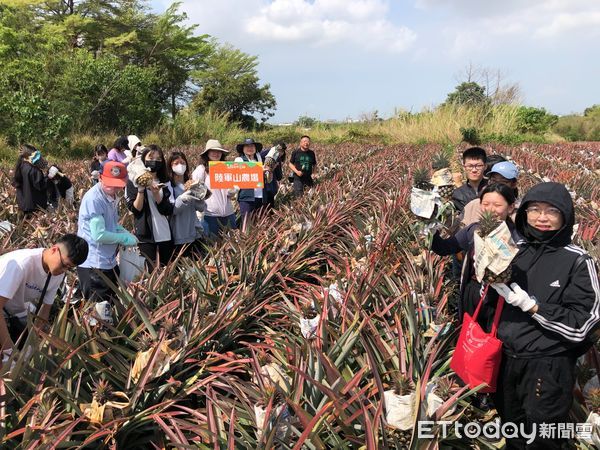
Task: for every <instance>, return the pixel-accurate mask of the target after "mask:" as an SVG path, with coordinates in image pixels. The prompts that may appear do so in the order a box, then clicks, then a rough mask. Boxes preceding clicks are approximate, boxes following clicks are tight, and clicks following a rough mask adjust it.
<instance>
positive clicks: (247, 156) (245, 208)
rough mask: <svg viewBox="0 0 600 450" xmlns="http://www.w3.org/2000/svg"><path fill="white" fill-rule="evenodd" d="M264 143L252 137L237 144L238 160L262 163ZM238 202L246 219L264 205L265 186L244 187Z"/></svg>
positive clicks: (239, 194) (236, 159) (243, 218)
mask: <svg viewBox="0 0 600 450" xmlns="http://www.w3.org/2000/svg"><path fill="white" fill-rule="evenodd" d="M262 148H263V145H262V144H261V143H260V142H256V141H255V140H254V139H252V138H248V139H244V142H242V143H240V144H237V145H236V146H235V149H236V150H237V152H238V155H239V156H238V157H237V158H235V161H236V162H258V163H262V162H263V159H262V156H261V155H260V152H261V151H262ZM238 204H239V205H240V215H241V216H242V220H245V219H246V218H247V217H248V216H249V215H250V213H252V211H256V210H258V209H260V208H262V206H263V188H256V189H242V190H240V192H239V193H238Z"/></svg>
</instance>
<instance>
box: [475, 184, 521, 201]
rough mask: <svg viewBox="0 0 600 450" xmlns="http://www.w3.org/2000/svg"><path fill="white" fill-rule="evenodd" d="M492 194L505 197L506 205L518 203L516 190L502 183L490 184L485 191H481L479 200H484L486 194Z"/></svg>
mask: <svg viewBox="0 0 600 450" xmlns="http://www.w3.org/2000/svg"><path fill="white" fill-rule="evenodd" d="M490 192H494V193H496V194H500V195H501V196H502V197H504V200H506V203H508V204H509V205H514V204H515V202H516V201H517V198H516V196H515V190H514V189H513V188H511V187H509V186H507V185H505V184H502V183H492V184H488V185H487V186H486V187H485V188H484V189H483V191H481V194H479V200H480V201H481V200H483V196H484V195H485V194H489V193H490Z"/></svg>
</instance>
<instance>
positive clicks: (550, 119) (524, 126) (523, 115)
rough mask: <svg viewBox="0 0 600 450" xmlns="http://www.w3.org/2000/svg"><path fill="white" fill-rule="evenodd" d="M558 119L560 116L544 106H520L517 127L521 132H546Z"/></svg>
mask: <svg viewBox="0 0 600 450" xmlns="http://www.w3.org/2000/svg"><path fill="white" fill-rule="evenodd" d="M557 121H558V116H555V115H554V114H549V113H548V112H547V111H546V110H545V109H544V108H535V107H532V106H520V107H519V108H518V110H517V129H518V131H519V132H521V133H540V134H541V133H545V132H546V131H548V130H549V129H550V128H551V127H552V126H553V125H555V124H556V122H557Z"/></svg>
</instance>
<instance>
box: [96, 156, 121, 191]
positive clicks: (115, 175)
mask: <svg viewBox="0 0 600 450" xmlns="http://www.w3.org/2000/svg"><path fill="white" fill-rule="evenodd" d="M100 180H101V181H102V184H103V185H104V186H108V187H117V188H124V187H125V185H126V184H127V167H125V164H123V163H120V162H117V161H107V162H106V163H105V164H104V167H103V168H102V173H101V174H100Z"/></svg>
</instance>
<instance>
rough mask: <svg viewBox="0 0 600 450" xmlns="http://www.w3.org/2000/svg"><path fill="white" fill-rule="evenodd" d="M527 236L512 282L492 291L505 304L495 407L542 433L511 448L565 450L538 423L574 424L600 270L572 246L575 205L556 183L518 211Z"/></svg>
mask: <svg viewBox="0 0 600 450" xmlns="http://www.w3.org/2000/svg"><path fill="white" fill-rule="evenodd" d="M515 223H516V227H517V230H518V231H519V233H520V234H521V235H522V236H523V237H524V239H523V241H521V242H520V243H519V248H520V249H519V253H518V254H517V256H516V257H515V258H514V259H513V262H512V274H513V276H512V283H511V284H510V286H508V285H506V284H493V285H492V287H493V288H494V289H495V290H496V291H497V292H498V293H499V294H500V295H502V296H503V297H504V298H505V299H506V302H507V303H508V304H507V305H506V306H505V308H504V309H503V311H502V316H501V319H500V325H499V326H498V338H499V339H500V340H501V341H502V343H503V356H502V365H501V366H500V374H499V377H498V388H497V392H496V394H495V404H496V407H497V409H498V412H499V414H500V418H501V419H502V421H503V422H505V423H507V422H513V423H516V424H524V426H526V427H527V428H528V429H529V431H531V429H533V428H537V438H536V439H535V441H534V442H533V443H531V444H528V445H527V447H526V446H525V441H524V440H523V439H508V440H507V447H506V448H507V449H517V448H528V449H529V448H532V449H533V448H535V449H544V450H546V449H549V450H551V449H559V448H567V445H568V443H567V441H566V440H563V439H557V437H559V436H558V435H557V433H554V439H542V438H541V437H540V427H539V424H541V423H546V424H551V425H552V426H553V427H554V429H555V430H556V429H557V424H566V423H569V422H570V420H569V411H570V409H571V404H572V402H573V394H572V393H573V387H574V384H575V377H574V370H575V363H576V361H577V358H578V357H579V356H581V355H582V354H584V353H585V352H586V351H587V350H588V349H589V348H590V346H591V345H592V344H591V340H590V336H591V333H592V331H593V330H594V329H595V328H596V326H597V325H598V322H599V321H600V287H599V285H598V271H597V268H596V266H595V264H594V261H593V260H592V258H591V257H590V256H589V255H588V254H587V253H586V252H585V250H583V249H582V248H580V247H577V246H575V245H572V244H571V235H572V233H573V226H574V224H575V211H574V208H573V201H572V199H571V196H570V194H569V192H568V191H567V189H566V188H565V187H564V186H563V185H562V184H559V183H541V184H538V185H537V186H534V187H533V188H531V189H530V190H529V192H528V193H527V195H525V197H524V198H523V202H522V204H521V206H520V207H519V210H518V211H517V215H516V218H515Z"/></svg>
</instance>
